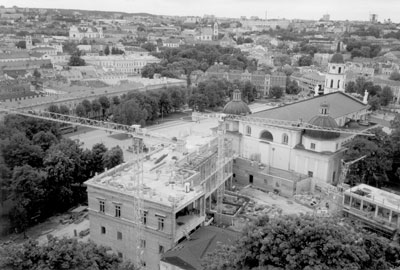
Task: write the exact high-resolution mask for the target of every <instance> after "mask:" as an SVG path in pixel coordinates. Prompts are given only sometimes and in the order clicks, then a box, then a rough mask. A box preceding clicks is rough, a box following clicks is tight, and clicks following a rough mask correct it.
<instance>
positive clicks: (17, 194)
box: [10, 165, 46, 231]
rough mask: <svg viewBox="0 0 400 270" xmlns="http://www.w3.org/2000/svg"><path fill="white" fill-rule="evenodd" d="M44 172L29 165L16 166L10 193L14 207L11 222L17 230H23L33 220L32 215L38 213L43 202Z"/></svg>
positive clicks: (42, 206)
mask: <svg viewBox="0 0 400 270" xmlns="http://www.w3.org/2000/svg"><path fill="white" fill-rule="evenodd" d="M45 177H46V175H45V173H44V172H42V171H38V170H36V169H34V168H32V167H31V166H29V165H24V166H22V167H16V168H15V169H14V173H13V177H12V186H11V193H12V195H13V199H14V202H15V207H14V209H13V211H11V212H10V214H11V222H12V224H13V226H14V227H15V228H17V229H18V230H19V231H24V230H25V229H26V228H27V227H28V225H30V224H31V223H32V222H33V219H32V218H33V217H35V216H37V215H38V214H40V211H41V210H42V209H43V208H44V204H45V196H46V194H45V190H44V181H45Z"/></svg>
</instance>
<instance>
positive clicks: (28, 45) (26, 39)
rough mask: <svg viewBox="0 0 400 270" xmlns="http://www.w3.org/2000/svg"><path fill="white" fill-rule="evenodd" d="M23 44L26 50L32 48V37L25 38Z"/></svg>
mask: <svg viewBox="0 0 400 270" xmlns="http://www.w3.org/2000/svg"><path fill="white" fill-rule="evenodd" d="M25 44H26V49H27V50H31V49H32V48H33V44H32V37H31V36H26V37H25Z"/></svg>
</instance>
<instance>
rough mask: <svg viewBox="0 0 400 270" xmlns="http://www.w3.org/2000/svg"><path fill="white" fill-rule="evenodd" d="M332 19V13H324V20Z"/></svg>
mask: <svg viewBox="0 0 400 270" xmlns="http://www.w3.org/2000/svg"><path fill="white" fill-rule="evenodd" d="M330 19H331V15H329V14H324V15H322V19H321V20H322V21H325V22H326V21H329V20H330Z"/></svg>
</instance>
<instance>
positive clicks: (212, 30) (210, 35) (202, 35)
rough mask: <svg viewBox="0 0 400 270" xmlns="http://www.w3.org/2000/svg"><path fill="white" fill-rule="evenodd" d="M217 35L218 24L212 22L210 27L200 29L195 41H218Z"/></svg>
mask: <svg viewBox="0 0 400 270" xmlns="http://www.w3.org/2000/svg"><path fill="white" fill-rule="evenodd" d="M218 33H219V30H218V23H217V22H214V24H213V25H212V26H207V27H202V28H201V29H200V32H199V34H198V35H197V36H196V39H197V40H201V41H213V40H218Z"/></svg>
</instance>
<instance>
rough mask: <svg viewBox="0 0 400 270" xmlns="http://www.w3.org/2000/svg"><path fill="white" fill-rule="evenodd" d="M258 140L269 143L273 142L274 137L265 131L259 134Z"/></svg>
mask: <svg viewBox="0 0 400 270" xmlns="http://www.w3.org/2000/svg"><path fill="white" fill-rule="evenodd" d="M260 139H261V140H265V141H270V142H273V141H274V137H273V136H272V134H271V132H269V131H267V130H265V131H263V132H262V133H261V136H260Z"/></svg>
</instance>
